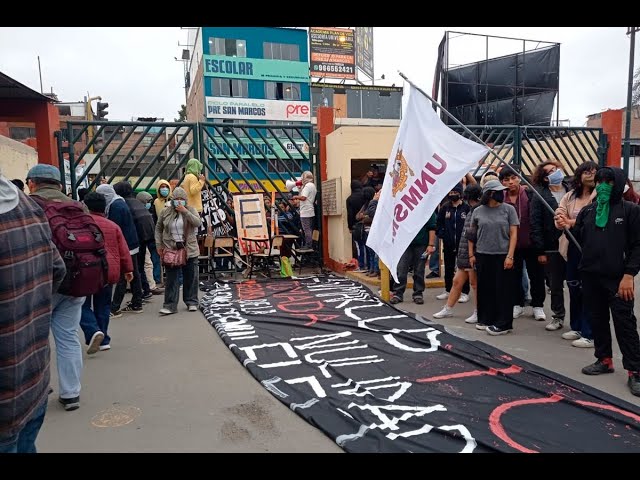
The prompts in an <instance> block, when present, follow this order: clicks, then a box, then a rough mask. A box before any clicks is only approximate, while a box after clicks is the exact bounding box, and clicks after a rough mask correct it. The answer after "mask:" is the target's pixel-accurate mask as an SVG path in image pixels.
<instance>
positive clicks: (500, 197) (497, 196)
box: [491, 190, 504, 203]
mask: <svg viewBox="0 0 640 480" xmlns="http://www.w3.org/2000/svg"><path fill="white" fill-rule="evenodd" d="M491 198H493V199H494V200H495V201H496V202H498V203H502V202H504V193H503V192H502V191H496V190H494V191H493V192H491Z"/></svg>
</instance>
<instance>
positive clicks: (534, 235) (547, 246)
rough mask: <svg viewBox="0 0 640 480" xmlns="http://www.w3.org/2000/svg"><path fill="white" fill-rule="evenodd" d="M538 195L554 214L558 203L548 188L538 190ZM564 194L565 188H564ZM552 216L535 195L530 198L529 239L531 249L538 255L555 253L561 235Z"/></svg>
mask: <svg viewBox="0 0 640 480" xmlns="http://www.w3.org/2000/svg"><path fill="white" fill-rule="evenodd" d="M537 190H538V193H540V195H542V198H544V200H545V201H546V202H547V203H548V204H549V206H550V207H551V208H552V209H553V211H554V212H555V211H556V209H557V208H558V201H557V200H556V197H554V196H553V193H551V190H550V189H549V187H548V186H544V187H542V188H538V189H537ZM565 193H566V187H565ZM553 217H554V214H553V213H551V211H549V209H548V208H547V207H546V206H545V205H544V203H542V200H540V198H538V196H537V195H535V194H533V195H532V196H531V203H530V204H529V218H530V228H531V231H530V235H529V236H530V238H531V248H533V249H534V250H536V251H537V253H538V255H544V253H545V252H557V251H558V240H559V239H560V236H561V235H562V231H561V230H558V229H557V228H556V226H555V223H554V221H553Z"/></svg>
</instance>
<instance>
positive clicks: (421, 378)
mask: <svg viewBox="0 0 640 480" xmlns="http://www.w3.org/2000/svg"><path fill="white" fill-rule="evenodd" d="M201 304H202V308H203V311H204V314H205V316H206V317H207V320H208V321H209V322H210V323H211V325H212V326H213V327H214V328H215V329H216V330H217V332H218V333H219V334H220V336H221V337H222V339H223V340H224V342H225V343H226V344H227V346H228V347H229V348H230V349H231V351H232V352H233V353H234V354H235V355H236V357H238V359H239V360H240V361H241V362H242V364H243V365H244V366H245V367H246V368H247V369H248V370H249V371H250V372H251V374H252V375H253V376H254V377H256V378H257V379H258V380H259V381H260V382H261V383H262V384H263V386H264V387H265V388H266V389H267V390H269V391H270V392H271V393H272V394H273V395H275V396H276V397H277V398H278V399H279V400H280V401H282V402H283V403H285V404H286V405H288V406H289V407H290V408H291V409H292V410H294V411H295V412H296V413H297V414H298V415H300V416H301V417H303V418H304V419H305V420H307V421H308V422H309V423H311V424H312V425H314V426H316V427H318V428H320V429H321V430H322V431H323V432H324V433H325V434H327V435H328V436H329V437H330V438H332V439H333V440H334V441H335V442H336V443H337V444H338V445H340V446H341V447H342V448H344V449H345V450H346V451H348V452H466V453H468V452H528V453H536V452H638V451H640V428H639V427H640V409H639V408H638V407H636V406H634V405H632V404H630V403H627V402H624V401H622V400H620V399H617V398H615V397H613V396H611V395H608V394H606V393H603V392H600V391H598V390H595V389H593V388H590V387H588V386H585V385H582V384H580V383H578V382H574V381H572V380H570V379H567V378H565V377H562V376H560V375H558V374H555V373H553V372H550V371H548V370H544V369H542V368H540V367H537V366H535V365H532V364H530V363H527V362H525V361H523V360H520V359H517V358H515V357H511V356H510V355H507V354H505V353H504V352H502V351H500V350H497V349H495V348H493V347H490V346H488V345H485V344H483V343H481V342H470V341H466V340H463V339H461V338H459V337H456V336H453V335H451V334H448V333H446V332H445V331H444V329H443V327H442V326H440V325H437V324H435V323H428V324H425V323H423V322H419V321H418V320H416V319H415V318H412V317H409V316H407V315H405V314H403V313H402V312H401V311H399V310H397V309H395V308H393V307H391V306H389V305H387V304H385V303H383V302H381V301H380V300H379V299H378V298H376V297H374V296H372V295H371V294H370V292H369V290H367V289H366V288H365V287H363V286H362V285H360V284H359V283H356V282H353V281H351V280H348V279H343V278H338V277H331V276H330V277H320V278H318V277H313V278H307V279H297V280H294V279H291V280H289V279H286V280H284V279H283V280H272V281H268V282H257V281H246V282H242V283H235V284H234V283H227V284H224V283H220V284H217V288H216V289H215V290H213V291H211V292H210V293H208V294H207V295H206V296H205V298H204V299H203V301H202V302H201Z"/></svg>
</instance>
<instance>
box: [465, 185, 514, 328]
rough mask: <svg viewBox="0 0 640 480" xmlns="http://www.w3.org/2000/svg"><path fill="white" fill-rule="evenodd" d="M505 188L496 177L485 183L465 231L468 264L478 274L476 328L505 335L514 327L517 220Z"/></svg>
mask: <svg viewBox="0 0 640 480" xmlns="http://www.w3.org/2000/svg"><path fill="white" fill-rule="evenodd" d="M505 189H506V187H505V186H503V185H502V184H501V183H500V181H499V180H489V181H488V182H486V183H485V185H484V187H483V188H482V198H481V199H480V206H478V207H477V208H476V209H475V210H474V211H473V213H472V214H471V220H470V223H471V225H470V228H469V229H467V232H466V235H467V239H468V242H469V264H470V265H471V267H472V268H475V269H476V272H477V275H478V280H477V287H476V288H477V290H476V291H477V297H478V322H477V323H476V328H477V329H478V330H486V331H487V333H488V334H489V335H504V334H506V333H509V332H510V331H511V330H512V328H513V297H514V285H515V281H516V279H515V274H514V269H513V256H514V254H515V250H516V242H517V239H518V225H520V222H519V221H518V214H517V213H516V210H515V208H513V206H511V205H509V204H506V203H504V193H503V191H504V190H505Z"/></svg>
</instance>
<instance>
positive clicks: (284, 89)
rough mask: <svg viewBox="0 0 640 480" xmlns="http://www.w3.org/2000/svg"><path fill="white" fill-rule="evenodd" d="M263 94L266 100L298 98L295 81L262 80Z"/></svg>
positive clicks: (297, 86) (298, 89)
mask: <svg viewBox="0 0 640 480" xmlns="http://www.w3.org/2000/svg"><path fill="white" fill-rule="evenodd" d="M264 95H265V97H266V98H267V99H268V100H300V85H299V84H297V83H284V82H264Z"/></svg>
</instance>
